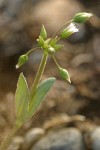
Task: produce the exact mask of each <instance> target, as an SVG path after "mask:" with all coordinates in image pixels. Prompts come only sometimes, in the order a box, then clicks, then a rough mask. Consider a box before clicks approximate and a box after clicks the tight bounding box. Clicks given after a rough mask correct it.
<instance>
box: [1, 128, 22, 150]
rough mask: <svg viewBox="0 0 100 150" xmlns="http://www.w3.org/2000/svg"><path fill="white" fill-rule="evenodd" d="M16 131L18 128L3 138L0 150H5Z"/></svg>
mask: <svg viewBox="0 0 100 150" xmlns="http://www.w3.org/2000/svg"><path fill="white" fill-rule="evenodd" d="M18 129H19V128H18V127H16V126H15V127H14V128H13V130H12V131H11V132H10V134H9V135H8V136H7V137H6V138H5V140H4V141H3V143H2V144H1V147H0V150H6V148H7V147H8V146H9V144H10V143H11V140H12V138H13V136H14V135H15V134H16V132H17V130H18Z"/></svg>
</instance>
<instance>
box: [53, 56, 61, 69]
mask: <svg viewBox="0 0 100 150" xmlns="http://www.w3.org/2000/svg"><path fill="white" fill-rule="evenodd" d="M52 58H53V60H54V62H55V64H56V65H57V67H58V68H59V69H60V68H61V67H60V66H59V64H58V62H57V60H56V58H55V56H54V55H52Z"/></svg>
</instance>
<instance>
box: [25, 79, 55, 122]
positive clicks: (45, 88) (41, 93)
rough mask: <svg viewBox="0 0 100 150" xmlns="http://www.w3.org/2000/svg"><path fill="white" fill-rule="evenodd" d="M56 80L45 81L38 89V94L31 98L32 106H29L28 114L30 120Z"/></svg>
mask: <svg viewBox="0 0 100 150" xmlns="http://www.w3.org/2000/svg"><path fill="white" fill-rule="evenodd" d="M55 80H56V79H55V78H53V77H51V78H49V79H47V80H44V81H43V82H42V83H41V84H40V85H39V86H38V88H37V90H36V94H35V96H34V97H32V98H31V101H30V105H29V112H28V119H29V118H30V117H32V116H33V114H34V113H35V111H36V110H37V108H38V107H39V105H40V104H41V102H42V101H43V99H44V98H45V96H46V95H47V93H48V92H49V90H50V89H51V87H52V86H53V84H54V82H55Z"/></svg>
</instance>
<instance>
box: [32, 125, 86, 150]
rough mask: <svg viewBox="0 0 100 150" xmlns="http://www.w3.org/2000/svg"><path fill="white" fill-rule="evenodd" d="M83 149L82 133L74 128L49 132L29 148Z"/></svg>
mask: <svg viewBox="0 0 100 150" xmlns="http://www.w3.org/2000/svg"><path fill="white" fill-rule="evenodd" d="M67 149H68V150H84V144H83V140H82V135H81V133H80V131H79V130H77V129H75V128H70V129H60V130H59V131H54V132H49V133H48V134H47V135H46V136H45V137H43V138H42V139H41V140H40V141H39V142H37V143H36V145H35V146H33V147H32V149H31V150H67Z"/></svg>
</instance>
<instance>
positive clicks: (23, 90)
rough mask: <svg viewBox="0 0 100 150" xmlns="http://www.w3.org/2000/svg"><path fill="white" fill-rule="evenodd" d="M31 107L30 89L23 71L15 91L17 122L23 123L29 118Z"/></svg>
mask: <svg viewBox="0 0 100 150" xmlns="http://www.w3.org/2000/svg"><path fill="white" fill-rule="evenodd" d="M28 108H29V89H28V85H27V82H26V79H25V77H24V75H23V73H21V74H20V76H19V79H18V83H17V89H16V93H15V110H16V117H17V122H20V123H23V122H24V121H26V119H27V113H28Z"/></svg>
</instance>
